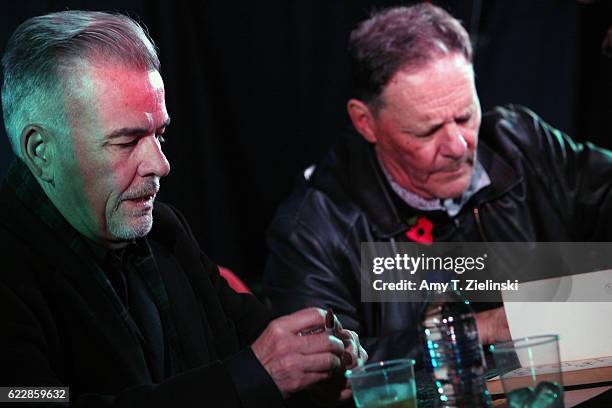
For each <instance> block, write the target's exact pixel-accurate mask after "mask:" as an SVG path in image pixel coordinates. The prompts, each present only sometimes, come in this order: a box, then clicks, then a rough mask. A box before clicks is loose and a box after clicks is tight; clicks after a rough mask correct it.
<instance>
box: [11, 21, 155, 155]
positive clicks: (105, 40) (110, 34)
mask: <svg viewBox="0 0 612 408" xmlns="http://www.w3.org/2000/svg"><path fill="white" fill-rule="evenodd" d="M93 58H101V60H103V61H107V60H110V61H112V62H118V63H121V64H124V65H126V66H128V67H132V68H136V69H143V70H147V71H150V70H157V71H159V58H158V56H157V50H156V48H155V45H154V43H153V41H152V40H151V38H150V37H149V35H148V34H147V32H146V31H145V30H144V29H143V28H142V27H141V26H140V25H139V24H138V23H137V22H136V21H134V20H133V19H131V18H130V17H127V16H124V15H121V14H110V13H104V12H97V11H78V10H74V11H62V12H58V13H50V14H46V15H43V16H38V17H33V18H30V19H29V20H26V21H25V22H24V23H22V24H21V25H20V26H19V27H18V28H17V30H15V32H14V33H13V35H12V36H11V38H10V39H9V41H8V44H7V47H6V52H5V53H4V56H3V57H2V67H3V72H4V81H3V83H2V111H3V114H4V125H5V127H6V132H7V135H8V137H9V140H10V142H11V146H12V148H13V152H14V153H15V154H16V155H17V156H19V157H21V154H20V153H21V152H20V147H19V144H20V142H19V138H20V133H21V132H22V130H23V127H24V126H25V125H26V124H27V123H28V121H29V120H40V117H41V116H43V115H45V114H46V115H61V114H62V113H61V112H60V107H61V106H58V105H60V104H59V102H58V100H59V99H58V98H61V96H62V92H63V87H64V84H65V73H66V72H67V71H68V70H69V69H70V67H71V66H72V65H74V64H75V62H76V61H78V60H82V59H90V60H91V59H93Z"/></svg>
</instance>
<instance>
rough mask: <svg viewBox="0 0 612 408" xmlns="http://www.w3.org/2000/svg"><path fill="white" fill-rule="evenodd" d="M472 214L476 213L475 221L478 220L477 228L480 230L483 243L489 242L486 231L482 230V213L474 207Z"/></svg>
mask: <svg viewBox="0 0 612 408" xmlns="http://www.w3.org/2000/svg"><path fill="white" fill-rule="evenodd" d="M472 212H473V213H474V219H475V220H476V227H477V228H478V233H479V234H480V239H482V241H483V242H487V241H488V239H487V236H486V235H485V233H484V229H483V228H482V222H481V221H480V211H479V210H478V207H474V209H473V210H472Z"/></svg>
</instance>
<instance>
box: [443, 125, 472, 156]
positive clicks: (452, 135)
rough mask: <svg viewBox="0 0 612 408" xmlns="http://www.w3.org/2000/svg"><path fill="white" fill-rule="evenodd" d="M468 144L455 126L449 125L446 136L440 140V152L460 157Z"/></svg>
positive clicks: (463, 154)
mask: <svg viewBox="0 0 612 408" xmlns="http://www.w3.org/2000/svg"><path fill="white" fill-rule="evenodd" d="M467 148H468V144H467V141H466V140H465V137H464V136H463V133H461V130H460V129H459V128H458V127H457V126H451V127H449V129H448V130H447V133H446V138H445V140H444V141H443V142H442V147H441V152H442V154H443V155H444V156H446V157H450V158H454V159H460V158H462V157H463V156H465V153H466V151H467Z"/></svg>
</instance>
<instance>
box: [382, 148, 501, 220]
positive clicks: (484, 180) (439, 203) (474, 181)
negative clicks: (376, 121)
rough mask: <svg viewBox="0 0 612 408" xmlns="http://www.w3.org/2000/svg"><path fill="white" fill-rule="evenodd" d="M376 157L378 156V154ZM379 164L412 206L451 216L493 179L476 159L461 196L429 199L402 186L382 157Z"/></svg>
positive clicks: (388, 179)
mask: <svg viewBox="0 0 612 408" xmlns="http://www.w3.org/2000/svg"><path fill="white" fill-rule="evenodd" d="M376 157H377V158H378V156H376ZM378 164H379V166H380V168H381V169H382V171H383V173H384V175H385V177H386V179H387V181H388V182H389V185H390V186H391V188H392V189H393V191H394V192H395V193H396V194H397V195H398V196H399V197H400V198H401V199H402V201H404V202H405V203H406V204H408V205H409V206H410V207H412V208H415V209H417V210H421V211H444V212H446V213H447V214H448V216H449V217H451V218H452V217H454V216H456V215H457V214H459V212H460V211H461V208H463V206H464V205H465V204H466V203H467V202H468V201H469V199H470V198H471V197H472V196H473V195H474V194H476V193H477V192H478V191H480V190H482V189H483V188H485V187H487V186H488V185H490V184H491V179H490V178H489V175H488V174H487V171H486V170H485V169H484V167H483V166H482V164H480V162H479V161H478V160H476V162H475V164H474V170H473V171H472V177H471V178H470V184H469V185H468V187H467V189H465V191H464V192H463V194H461V196H459V197H455V198H447V199H444V200H440V199H433V200H427V199H425V198H423V197H421V196H419V195H417V194H415V193H413V192H411V191H408V190H406V189H405V188H404V187H402V186H400V185H399V184H398V183H397V182H396V181H395V180H394V179H393V177H391V175H390V174H389V172H388V171H387V169H386V168H385V166H384V165H383V164H382V163H381V162H380V159H378Z"/></svg>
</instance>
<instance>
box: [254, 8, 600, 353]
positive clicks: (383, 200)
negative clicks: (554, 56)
mask: <svg viewBox="0 0 612 408" xmlns="http://www.w3.org/2000/svg"><path fill="white" fill-rule="evenodd" d="M350 50H351V55H352V58H353V62H354V63H353V68H354V69H353V71H354V72H353V73H354V76H355V81H354V86H353V89H352V91H353V94H352V98H350V99H349V101H348V103H347V111H348V115H349V117H350V120H351V122H352V124H353V128H354V129H352V131H351V132H350V133H349V134H348V135H346V137H343V138H341V139H340V140H339V141H338V143H336V145H335V146H334V147H333V148H332V149H331V150H330V152H329V153H328V154H327V155H326V156H325V157H324V158H323V159H322V160H321V161H319V162H318V163H317V165H316V166H314V167H311V168H309V169H308V170H307V171H306V172H304V177H300V178H299V180H298V181H297V183H296V186H295V189H294V191H293V193H292V194H291V196H290V198H289V199H288V200H287V201H286V202H284V203H283V204H282V205H281V207H280V208H279V210H278V212H277V214H276V217H275V219H274V220H273V222H272V224H271V226H270V229H269V232H268V243H269V248H270V252H271V254H270V258H269V262H268V265H267V268H266V275H265V284H266V287H267V291H268V294H269V296H270V298H271V300H272V303H273V305H274V306H275V307H277V308H278V309H279V310H280V311H283V312H285V313H287V312H291V311H294V310H298V309H300V308H303V307H307V306H331V307H333V308H334V310H336V311H337V312H338V313H339V317H340V320H341V321H342V323H343V324H344V326H345V327H348V328H351V329H353V330H357V331H359V333H360V335H361V337H362V343H363V344H364V347H365V348H366V350H367V351H368V352H369V353H370V357H371V358H372V359H373V360H375V361H376V360H381V359H389V358H397V357H405V356H408V355H412V356H414V357H419V356H420V355H421V353H420V350H421V346H420V342H419V335H418V330H417V329H418V327H419V325H420V323H421V322H422V321H423V319H424V315H423V312H424V305H423V303H422V302H367V303H366V302H362V301H361V300H362V297H361V294H362V292H361V289H362V288H361V284H362V278H361V271H362V269H361V267H362V265H361V244H362V243H364V242H376V243H389V244H390V245H389V247H393V246H394V243H396V242H418V243H422V244H430V243H432V242H484V241H501V242H506V241H507V242H512V241H518V242H533V241H545V242H547V241H609V240H610V238H612V235H611V234H612V233H611V231H612V155H611V154H610V152H607V151H603V150H602V149H599V148H597V147H595V146H593V145H591V144H589V143H586V144H580V143H576V142H574V141H573V140H572V139H571V138H569V137H568V136H567V135H564V134H562V133H561V132H560V131H558V130H556V129H553V128H551V127H550V126H549V125H547V124H546V123H545V122H544V121H543V120H542V119H541V118H539V117H538V116H537V115H536V114H535V113H533V112H531V111H530V110H528V109H526V108H524V107H520V106H514V105H509V106H505V107H498V108H495V109H493V110H492V111H490V112H488V113H486V114H484V115H481V109H480V102H479V99H478V94H477V92H476V87H475V83H474V69H473V65H472V47H471V45H470V39H469V37H468V34H467V32H466V31H465V29H464V28H463V27H462V26H461V24H460V22H459V21H457V20H456V19H455V18H453V17H452V16H451V15H449V14H448V13H447V12H446V11H444V10H443V9H441V8H439V7H436V6H434V5H432V4H430V3H429V2H425V3H421V4H417V5H414V6H411V7H397V8H392V9H388V10H383V11H380V12H377V13H374V14H373V15H372V16H371V17H370V18H369V19H367V20H366V21H364V22H362V23H361V24H360V25H359V26H358V27H357V28H356V29H355V30H354V31H353V32H352V33H351V37H350ZM500 86H504V84H500ZM364 269H367V267H364ZM481 306H483V307H482V309H487V310H482V311H480V312H479V313H477V315H476V320H477V325H478V331H479V334H480V337H481V340H482V341H483V342H484V343H492V342H495V341H499V340H505V339H508V338H509V335H510V334H509V330H508V325H507V321H506V318H505V314H504V310H503V308H500V307H499V306H500V305H499V303H494V304H481Z"/></svg>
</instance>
